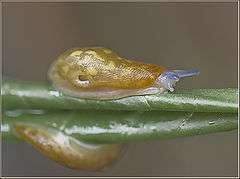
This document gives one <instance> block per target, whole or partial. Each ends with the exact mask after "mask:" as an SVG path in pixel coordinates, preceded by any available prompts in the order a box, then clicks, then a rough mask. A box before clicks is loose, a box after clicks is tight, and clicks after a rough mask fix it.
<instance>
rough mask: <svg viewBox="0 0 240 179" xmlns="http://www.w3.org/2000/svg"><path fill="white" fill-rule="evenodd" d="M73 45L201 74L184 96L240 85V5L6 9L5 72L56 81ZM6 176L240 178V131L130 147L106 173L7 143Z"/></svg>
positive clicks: (187, 84) (184, 84)
mask: <svg viewBox="0 0 240 179" xmlns="http://www.w3.org/2000/svg"><path fill="white" fill-rule="evenodd" d="M73 46H81V47H85V46H104V47H106V48H109V49H111V50H113V51H114V52H116V53H117V54H119V55H120V56H122V57H126V58H129V59H135V60H138V61H144V62H149V63H155V64H158V65H161V66H164V67H166V68H168V69H198V70H199V71H200V72H201V74H200V75H199V76H198V77H189V78H185V79H182V80H181V82H179V83H178V85H177V88H176V90H183V89H192V88H227V87H237V80H238V79H237V70H238V64H237V3H3V74H5V75H8V76H13V77H17V78H21V79H24V80H31V81H41V82H48V80H47V75H46V74H47V70H48V67H49V65H50V63H51V62H52V61H53V60H54V59H55V58H56V57H57V56H58V55H59V53H61V52H63V51H64V50H66V49H68V48H71V47H73ZM2 148H3V153H2V155H3V176H236V175H237V158H238V156H237V131H236V130H235V131H231V132H222V133H217V134H209V135H202V136H195V137H186V138H180V139H172V140H163V141H158V142H148V143H134V144H130V145H129V148H128V151H127V152H126V154H125V155H124V156H123V157H122V158H121V159H120V160H119V162H118V163H116V165H115V166H114V167H113V168H112V169H110V170H109V171H106V172H89V171H88V172H86V171H78V170H73V169H69V168H65V167H63V166H61V165H60V164H58V163H56V162H54V161H52V160H51V159H49V158H47V157H46V156H44V155H43V154H41V153H40V152H38V151H37V150H36V149H34V148H33V147H31V146H28V145H26V144H15V143H7V142H4V143H3V145H2Z"/></svg>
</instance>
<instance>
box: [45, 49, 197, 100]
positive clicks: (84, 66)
mask: <svg viewBox="0 0 240 179" xmlns="http://www.w3.org/2000/svg"><path fill="white" fill-rule="evenodd" d="M198 73H199V72H198V71H196V70H194V71H184V70H173V71H168V70H165V69H164V68H163V67H160V66H158V65H154V64H148V63H142V62H136V61H132V60H128V59H124V58H121V57H119V56H118V55H116V54H115V53H113V52H112V51H110V50H108V49H105V48H103V47H90V48H74V49H71V50H68V51H67V52H65V53H63V54H62V55H60V56H59V57H58V59H57V60H56V61H55V62H54V63H53V64H52V65H51V67H50V69H49V78H50V80H51V81H52V82H53V85H54V86H55V88H56V89H58V90H59V91H61V92H63V93H64V94H66V95H69V96H75V97H81V98H92V99H117V98H122V97H125V96H132V95H144V94H155V93H161V92H164V91H168V90H169V91H171V92H173V91H174V88H173V87H174V85H175V83H176V82H177V81H179V79H180V78H181V77H185V76H191V75H197V74H198Z"/></svg>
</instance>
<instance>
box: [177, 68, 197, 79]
mask: <svg viewBox="0 0 240 179" xmlns="http://www.w3.org/2000/svg"><path fill="white" fill-rule="evenodd" d="M173 71H174V72H175V73H177V75H178V76H179V77H180V78H181V77H185V76H192V75H198V74H199V73H200V72H199V71H198V70H190V71H187V70H173Z"/></svg>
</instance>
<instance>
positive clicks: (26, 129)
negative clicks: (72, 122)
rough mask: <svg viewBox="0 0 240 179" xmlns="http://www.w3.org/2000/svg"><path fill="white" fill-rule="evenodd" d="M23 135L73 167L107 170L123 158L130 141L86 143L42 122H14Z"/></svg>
mask: <svg viewBox="0 0 240 179" xmlns="http://www.w3.org/2000/svg"><path fill="white" fill-rule="evenodd" d="M13 128H14V130H15V131H16V132H17V134H18V135H19V136H21V137H22V138H23V139H25V140H26V141H27V142H29V143H30V144H32V145H33V146H35V147H36V148H37V149H39V150H40V151H41V152H43V153H44V154H46V155H47V156H49V157H50V158H52V159H53V160H56V161H57V162H59V163H61V164H63V165H66V166H68V167H70V168H76V169H81V170H106V169H108V168H109V167H111V165H112V164H113V163H114V162H115V161H116V160H117V159H118V158H119V156H120V155H121V153H122V152H123V151H124V149H125V147H126V144H99V145H94V144H86V143H82V142H80V141H78V140H76V139H74V138H73V137H71V136H67V135H65V134H63V133H61V132H59V131H55V130H53V129H50V128H41V127H39V126H37V127H35V126H31V125H29V126H28V125H22V124H20V125H19V124H17V125H14V126H13Z"/></svg>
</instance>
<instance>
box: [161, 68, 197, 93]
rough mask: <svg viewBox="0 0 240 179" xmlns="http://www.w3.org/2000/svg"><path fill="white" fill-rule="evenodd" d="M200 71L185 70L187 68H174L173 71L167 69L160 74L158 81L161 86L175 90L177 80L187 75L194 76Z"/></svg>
mask: <svg viewBox="0 0 240 179" xmlns="http://www.w3.org/2000/svg"><path fill="white" fill-rule="evenodd" d="M198 74H199V72H198V71H197V70H192V71H185V70H173V71H166V72H163V73H162V74H161V75H160V76H159V79H158V81H160V82H159V85H160V86H163V88H165V89H168V90H169V91H171V92H173V91H174V88H173V86H175V84H176V82H178V81H179V80H180V78H181V77H185V76H192V75H198Z"/></svg>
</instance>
